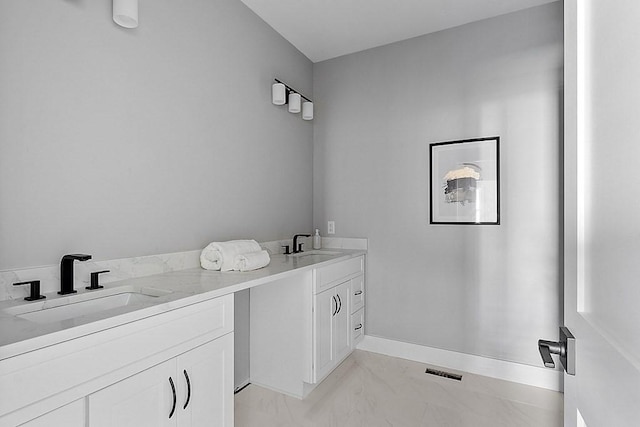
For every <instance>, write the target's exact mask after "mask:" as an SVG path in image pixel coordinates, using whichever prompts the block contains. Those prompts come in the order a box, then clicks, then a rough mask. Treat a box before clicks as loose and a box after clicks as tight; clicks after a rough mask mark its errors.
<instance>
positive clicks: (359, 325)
mask: <svg viewBox="0 0 640 427" xmlns="http://www.w3.org/2000/svg"><path fill="white" fill-rule="evenodd" d="M358 329H362V323H360V324H358V326H356V328H355V329H354V331H357V330H358Z"/></svg>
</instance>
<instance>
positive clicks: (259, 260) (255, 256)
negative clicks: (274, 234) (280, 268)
mask: <svg viewBox="0 0 640 427" xmlns="http://www.w3.org/2000/svg"><path fill="white" fill-rule="evenodd" d="M270 262H271V258H270V257H269V252H267V251H259V252H249V253H246V254H240V255H236V259H235V261H234V263H233V269H234V270H239V271H251V270H257V269H259V268H262V267H266V266H267V265H269V263H270Z"/></svg>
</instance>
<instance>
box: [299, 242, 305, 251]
mask: <svg viewBox="0 0 640 427" xmlns="http://www.w3.org/2000/svg"><path fill="white" fill-rule="evenodd" d="M303 245H304V242H300V243H298V252H304V251H303V250H302V246H303Z"/></svg>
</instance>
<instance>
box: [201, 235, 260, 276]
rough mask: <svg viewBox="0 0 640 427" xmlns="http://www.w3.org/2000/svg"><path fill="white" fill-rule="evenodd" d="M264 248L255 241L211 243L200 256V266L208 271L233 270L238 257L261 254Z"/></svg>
mask: <svg viewBox="0 0 640 427" xmlns="http://www.w3.org/2000/svg"><path fill="white" fill-rule="evenodd" d="M261 250H262V248H261V247H260V245H259V244H258V242H256V241H255V240H231V241H228V242H213V243H209V244H208V245H207V247H206V248H204V249H203V250H202V253H201V254H200V265H201V266H202V268H204V269H207V270H221V271H230V270H233V263H234V261H235V258H236V255H240V254H245V253H249V252H259V251H261Z"/></svg>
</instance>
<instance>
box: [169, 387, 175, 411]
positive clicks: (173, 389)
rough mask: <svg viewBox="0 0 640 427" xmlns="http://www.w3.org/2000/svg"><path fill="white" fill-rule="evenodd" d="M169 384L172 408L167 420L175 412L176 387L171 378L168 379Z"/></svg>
mask: <svg viewBox="0 0 640 427" xmlns="http://www.w3.org/2000/svg"><path fill="white" fill-rule="evenodd" d="M169 384H171V393H173V406H172V407H171V412H170V413H169V418H171V417H173V413H174V412H175V411H176V386H175V385H174V384H173V378H171V377H169Z"/></svg>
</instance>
